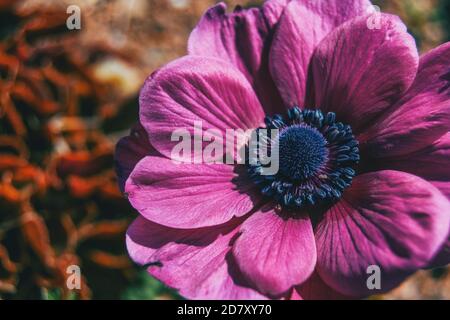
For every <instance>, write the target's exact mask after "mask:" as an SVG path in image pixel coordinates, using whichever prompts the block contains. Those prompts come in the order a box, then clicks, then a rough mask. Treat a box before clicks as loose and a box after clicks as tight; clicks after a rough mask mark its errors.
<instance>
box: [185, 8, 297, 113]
mask: <svg viewBox="0 0 450 320" xmlns="http://www.w3.org/2000/svg"><path fill="white" fill-rule="evenodd" d="M287 2H288V0H270V1H267V2H266V3H265V4H264V5H263V6H262V7H261V8H251V9H248V10H243V9H241V8H237V9H236V10H235V12H233V13H230V14H227V13H226V10H227V8H226V5H225V4H224V3H220V4H218V5H216V6H215V7H212V8H211V9H209V10H208V11H207V12H206V13H205V15H204V16H203V18H202V19H201V20H200V22H199V24H198V25H197V27H196V28H195V29H194V30H193V32H192V34H191V36H190V38H189V53H190V54H194V55H201V56H210V57H216V58H220V59H223V60H225V61H228V62H230V63H232V64H233V65H234V66H235V67H236V68H238V69H239V70H240V71H241V72H242V73H243V74H244V75H245V77H246V78H247V79H248V81H249V82H250V83H251V84H252V86H253V87H254V89H255V91H256V93H257V94H258V97H259V99H260V101H261V103H262V105H263V106H264V108H265V109H266V111H267V112H268V113H273V112H274V111H276V108H277V107H281V98H280V96H279V94H278V91H277V90H276V87H275V85H274V83H273V80H272V78H271V76H270V73H269V68H268V52H269V48H270V44H271V40H272V34H273V29H274V27H275V24H276V23H277V21H278V19H279V17H280V15H281V13H282V11H283V9H284V7H285V6H286V3H287Z"/></svg>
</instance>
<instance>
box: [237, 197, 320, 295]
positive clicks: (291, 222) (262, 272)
mask: <svg viewBox="0 0 450 320" xmlns="http://www.w3.org/2000/svg"><path fill="white" fill-rule="evenodd" d="M240 231H241V233H242V234H241V235H240V236H239V238H237V240H236V243H235V244H234V246H233V255H234V257H235V258H236V262H237V265H238V267H239V269H240V270H241V272H242V274H243V275H244V276H245V277H246V278H247V279H248V280H249V282H250V283H252V284H253V285H254V286H255V287H256V288H257V289H258V291H260V292H262V293H264V294H268V295H270V296H277V295H280V294H282V293H285V292H286V291H288V290H289V289H290V288H291V287H293V286H295V285H297V284H300V283H302V282H303V281H305V280H306V279H307V278H308V277H309V276H310V275H311V273H312V272H313V270H314V266H315V264H316V247H315V243H314V234H313V230H312V225H311V221H310V220H309V218H307V217H305V218H298V219H283V218H281V217H280V216H279V215H278V214H277V213H276V212H275V209H273V208H272V206H271V205H270V206H266V207H264V208H263V209H260V210H258V211H257V212H255V213H253V215H252V216H251V217H250V218H248V220H246V221H245V222H244V224H243V225H242V227H241V230H240Z"/></svg>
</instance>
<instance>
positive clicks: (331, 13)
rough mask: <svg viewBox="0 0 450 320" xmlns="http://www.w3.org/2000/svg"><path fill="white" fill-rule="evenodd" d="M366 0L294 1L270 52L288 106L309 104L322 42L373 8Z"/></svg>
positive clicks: (274, 70)
mask: <svg viewBox="0 0 450 320" xmlns="http://www.w3.org/2000/svg"><path fill="white" fill-rule="evenodd" d="M370 7H371V5H370V1H366V0H356V1H355V0H331V1H330V0H315V1H311V0H309V1H291V2H290V3H289V4H288V6H287V7H286V9H285V10H284V12H283V15H282V16H281V18H280V21H279V24H278V28H277V31H276V33H275V36H274V40H273V44H272V48H271V51H270V61H269V65H270V72H271V74H272V77H273V79H274V81H275V84H276V85H277V88H278V90H279V91H280V93H281V96H282V97H283V100H284V103H285V105H286V107H292V106H295V105H298V106H303V105H304V104H305V92H306V82H307V79H308V66H309V62H310V59H311V56H312V54H313V52H314V49H315V48H316V46H317V45H318V44H319V43H320V41H321V40H322V39H323V38H324V37H325V36H326V35H327V34H328V33H329V32H331V31H332V30H333V29H334V28H336V27H338V26H339V25H341V24H342V23H344V22H345V21H347V20H349V19H352V18H355V17H357V16H360V15H363V14H365V13H367V12H368V8H370Z"/></svg>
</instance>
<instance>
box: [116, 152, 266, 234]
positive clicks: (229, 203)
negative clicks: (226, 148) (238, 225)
mask: <svg viewBox="0 0 450 320" xmlns="http://www.w3.org/2000/svg"><path fill="white" fill-rule="evenodd" d="M235 171H236V170H235V168H234V167H233V166H228V165H223V164H222V165H219V164H201V165H198V164H185V163H180V164H176V163H174V162H172V161H171V160H169V159H167V158H163V157H146V158H144V159H143V160H141V161H140V162H139V163H138V164H137V166H136V167H135V169H134V171H133V172H132V174H131V175H130V177H129V179H128V181H127V184H126V186H125V191H126V193H127V195H128V199H129V201H130V203H131V204H132V205H133V207H134V208H135V209H136V210H138V211H139V213H140V214H142V215H143V216H144V217H145V218H147V219H148V220H151V221H153V222H155V223H158V224H161V225H164V226H168V227H172V228H181V229H191V228H199V227H206V226H214V225H219V224H222V223H225V222H227V221H229V220H230V219H231V218H233V217H234V216H238V217H239V216H243V215H245V214H246V213H247V212H249V211H250V210H251V209H252V208H253V206H254V203H253V201H254V200H255V201H257V199H258V195H259V193H257V192H255V191H256V190H255V186H254V185H253V184H252V183H251V182H247V181H246V180H244V179H242V177H241V176H242V175H239V174H238V173H237V172H235Z"/></svg>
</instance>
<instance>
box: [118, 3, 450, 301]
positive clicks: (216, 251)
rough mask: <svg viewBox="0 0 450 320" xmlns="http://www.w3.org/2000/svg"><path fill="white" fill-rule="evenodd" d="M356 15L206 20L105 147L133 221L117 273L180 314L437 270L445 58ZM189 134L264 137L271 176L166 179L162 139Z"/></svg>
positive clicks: (351, 290)
mask: <svg viewBox="0 0 450 320" xmlns="http://www.w3.org/2000/svg"><path fill="white" fill-rule="evenodd" d="M369 6H370V3H369V2H368V1H365V0H356V1H355V0H339V1H338V0H315V1H309V0H298V1H296V0H292V1H289V0H271V1H267V2H266V3H265V4H264V5H263V6H262V7H261V8H258V9H257V8H253V9H249V10H243V9H240V8H237V9H236V10H235V12H233V13H230V14H227V13H226V7H225V5H224V4H219V5H217V6H215V7H213V8H211V9H209V10H208V11H207V12H206V14H205V15H204V17H203V18H202V19H201V21H200V23H199V24H198V26H197V27H196V28H195V30H194V31H193V33H192V35H191V37H190V39H189V55H188V56H186V57H183V58H181V59H178V60H176V61H174V62H172V63H170V64H168V65H166V66H164V67H163V68H161V69H160V70H158V71H157V72H156V73H154V74H153V75H152V76H151V77H149V78H148V80H147V81H146V82H145V85H144V87H143V89H142V91H141V96H140V122H139V124H138V125H137V126H136V127H135V128H134V129H133V131H132V134H131V135H130V136H129V137H126V138H124V139H123V140H121V141H120V142H119V144H118V146H117V154H116V159H117V168H118V175H119V179H120V183H121V187H122V188H123V190H124V191H125V193H126V194H127V196H128V199H129V201H130V202H131V204H132V205H133V206H134V208H136V209H137V210H138V211H139V213H140V216H139V217H138V218H137V219H136V221H135V222H134V223H133V224H132V225H131V226H130V228H129V230H128V233H127V247H128V251H129V253H130V255H131V257H132V258H133V260H134V261H136V262H137V263H139V264H141V265H144V266H147V267H148V272H149V273H150V274H151V275H153V276H154V277H156V278H157V279H159V280H161V281H162V282H163V283H165V284H167V285H168V286H170V287H173V288H176V289H178V290H179V292H180V294H181V295H183V296H185V297H187V298H192V299H200V298H203V299H258V298H260V299H262V298H267V297H269V298H303V299H305V298H306V299H316V298H319V299H320V298H343V297H364V296H367V295H371V294H374V293H380V292H385V291H388V290H390V289H392V288H393V287H395V286H397V285H398V284H399V283H400V282H401V281H402V280H403V279H405V277H407V276H408V275H410V274H412V273H413V272H415V271H416V270H418V269H420V268H427V267H431V266H437V265H445V264H447V263H448V262H449V261H450V259H449V257H450V254H449V240H448V234H449V226H450V201H449V198H450V170H449V168H450V133H448V132H449V129H450V85H449V74H450V69H449V66H450V43H446V44H444V45H442V46H440V47H438V48H436V49H435V50H433V51H431V52H429V53H427V54H425V55H423V56H421V57H419V56H418V53H417V49H416V45H415V42H414V40H413V38H412V37H411V36H410V35H409V34H408V33H407V31H406V27H405V26H404V25H403V24H402V22H401V21H400V20H399V19H398V18H397V17H395V16H391V15H387V14H381V13H380V14H378V15H377V16H375V17H374V16H373V15H371V14H369V15H368V12H369V11H368V7H369ZM373 18H375V19H377V21H375V23H373V21H371V23H368V20H369V19H373ZM198 120H201V121H202V123H203V126H204V129H205V130H206V129H218V130H220V131H221V132H222V133H224V132H225V130H226V129H229V128H231V129H244V130H246V129H257V128H261V127H267V128H269V129H279V141H278V143H279V147H280V148H279V149H280V170H279V172H278V173H277V174H275V175H272V176H263V175H261V174H260V169H261V166H262V165H261V164H259V163H257V164H253V165H226V164H187V163H183V164H175V163H174V162H172V160H171V159H170V156H171V151H172V148H173V147H174V145H175V144H177V143H178V142H172V141H171V134H172V132H173V131H175V130H176V129H178V128H192V127H193V126H194V121H198ZM224 135H225V134H224ZM372 265H376V266H378V267H379V268H380V270H381V289H379V290H375V291H374V290H370V289H369V288H368V286H367V278H368V277H369V276H370V274H368V273H367V268H368V267H369V266H372Z"/></svg>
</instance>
